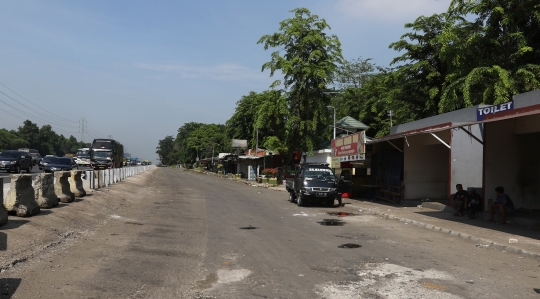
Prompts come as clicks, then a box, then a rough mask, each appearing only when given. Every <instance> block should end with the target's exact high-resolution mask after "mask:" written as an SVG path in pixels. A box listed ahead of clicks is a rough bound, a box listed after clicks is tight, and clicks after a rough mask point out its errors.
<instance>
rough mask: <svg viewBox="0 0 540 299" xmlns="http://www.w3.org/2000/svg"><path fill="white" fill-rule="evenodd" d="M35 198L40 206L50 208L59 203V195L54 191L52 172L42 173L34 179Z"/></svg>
mask: <svg viewBox="0 0 540 299" xmlns="http://www.w3.org/2000/svg"><path fill="white" fill-rule="evenodd" d="M34 192H35V197H34V198H35V200H36V202H37V204H38V205H39V207H40V208H42V209H50V208H52V207H56V206H57V205H58V201H59V199H58V196H56V194H55V193H54V176H53V174H52V173H40V174H38V175H37V176H36V178H35V179H34Z"/></svg>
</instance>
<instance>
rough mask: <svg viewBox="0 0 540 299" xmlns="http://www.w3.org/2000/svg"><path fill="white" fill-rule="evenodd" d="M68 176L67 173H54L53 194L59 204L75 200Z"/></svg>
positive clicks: (68, 173)
mask: <svg viewBox="0 0 540 299" xmlns="http://www.w3.org/2000/svg"><path fill="white" fill-rule="evenodd" d="M69 175H70V172H69V171H57V172H55V173H54V178H55V180H56V182H55V183H54V193H55V194H56V196H58V199H59V200H60V201H61V202H72V201H73V200H75V194H73V192H71V189H70V184H69Z"/></svg>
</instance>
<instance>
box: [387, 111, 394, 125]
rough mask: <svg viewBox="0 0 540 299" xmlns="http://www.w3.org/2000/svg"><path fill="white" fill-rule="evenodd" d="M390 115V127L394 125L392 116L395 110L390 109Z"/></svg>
mask: <svg viewBox="0 0 540 299" xmlns="http://www.w3.org/2000/svg"><path fill="white" fill-rule="evenodd" d="M388 116H390V127H393V126H392V116H394V110H388Z"/></svg>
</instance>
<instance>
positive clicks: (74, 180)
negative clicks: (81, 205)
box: [69, 170, 86, 197]
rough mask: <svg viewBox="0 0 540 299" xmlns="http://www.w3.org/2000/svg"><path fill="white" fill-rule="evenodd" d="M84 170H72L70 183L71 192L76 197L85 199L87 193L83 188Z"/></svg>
mask: <svg viewBox="0 0 540 299" xmlns="http://www.w3.org/2000/svg"><path fill="white" fill-rule="evenodd" d="M82 174H83V171H82V170H72V171H71V181H70V182H69V186H70V191H71V192H72V193H73V194H74V195H75V196H76V197H83V196H85V195H86V191H85V190H84V188H83V182H82Z"/></svg>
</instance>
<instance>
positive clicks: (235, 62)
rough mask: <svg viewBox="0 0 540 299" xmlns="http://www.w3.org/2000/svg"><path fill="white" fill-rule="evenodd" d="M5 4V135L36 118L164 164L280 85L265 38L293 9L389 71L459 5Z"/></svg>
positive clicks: (242, 1)
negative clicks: (161, 151)
mask: <svg viewBox="0 0 540 299" xmlns="http://www.w3.org/2000/svg"><path fill="white" fill-rule="evenodd" d="M0 3H1V5H2V10H1V12H0V28H1V29H0V40H1V41H0V57H1V58H0V128H5V129H8V130H12V129H14V130H16V129H17V128H18V127H19V126H22V124H23V122H24V120H26V119H30V120H31V121H32V122H34V123H36V124H38V126H39V127H41V126H43V125H45V124H50V125H51V126H52V127H53V130H54V131H56V132H57V133H59V134H63V135H64V136H66V137H69V136H70V135H73V136H75V137H76V138H77V139H78V140H83V141H85V142H91V141H92V140H93V139H94V138H106V137H109V136H112V138H114V139H116V140H118V141H119V142H120V143H122V144H123V145H124V147H125V149H127V152H129V153H130V154H132V157H138V158H139V159H142V160H151V161H152V162H154V163H156V162H157V154H156V153H155V151H156V147H157V146H158V141H159V140H160V139H163V138H165V137H166V136H167V135H172V136H174V137H176V133H177V130H178V128H180V127H181V126H182V125H183V124H184V123H188V122H201V123H216V124H217V123H222V124H223V123H225V121H227V120H228V119H229V118H230V117H231V116H232V115H233V113H234V110H235V107H236V102H237V101H238V100H240V98H241V97H242V96H243V95H247V94H248V93H249V92H250V91H255V92H261V91H264V90H267V89H269V86H270V84H271V83H272V82H273V81H274V80H275V79H278V78H275V77H274V78H271V77H270V76H269V72H267V71H266V72H261V66H262V65H263V64H264V63H265V62H267V61H269V60H270V54H271V52H273V49H269V50H267V51H265V50H264V48H263V46H262V45H261V44H257V41H258V40H259V39H260V38H261V37H262V36H263V35H265V34H272V33H274V32H278V31H279V23H280V22H281V21H283V20H285V19H287V18H291V17H293V14H292V13H291V12H290V10H292V9H294V8H298V7H305V8H307V9H309V10H310V11H311V13H312V14H316V15H318V16H319V17H320V18H324V19H325V20H326V21H327V22H328V24H329V25H330V27H331V30H329V31H328V34H335V35H337V36H338V38H339V40H340V42H341V45H342V51H343V56H344V58H345V59H347V60H352V59H357V58H360V57H361V58H363V59H366V58H372V59H373V62H374V63H375V64H377V65H380V66H389V64H390V62H391V61H392V59H393V58H395V57H396V56H399V53H398V52H395V51H394V50H391V49H388V45H389V44H390V43H392V42H395V41H398V40H399V38H400V36H401V35H402V34H404V33H406V32H407V31H406V29H404V24H405V23H408V22H413V21H414V20H415V19H416V18H417V17H419V16H421V15H432V14H434V13H441V12H444V11H446V10H447V8H448V6H449V4H450V0H334V1H332V0H273V1H262V0H213V1H210V0H197V1H185V0H175V1H173V0H171V1H147V0H144V1H143V0H129V1H128V0H126V1H113V0H91V1H90V0H87V1H84V0H81V1H68V0H65V1H57V0H48V1H34V0H17V1H8V0H0ZM83 119H84V121H83ZM82 122H84V123H85V124H86V125H85V130H84V131H85V132H84V134H81V131H82V130H83V128H81V123H82Z"/></svg>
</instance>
